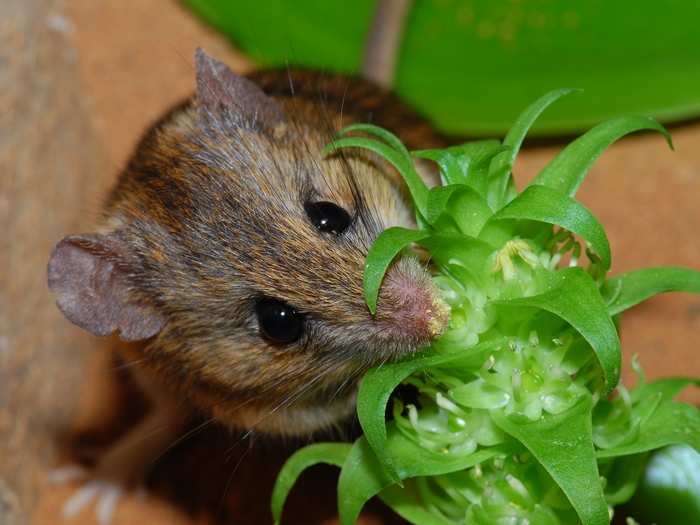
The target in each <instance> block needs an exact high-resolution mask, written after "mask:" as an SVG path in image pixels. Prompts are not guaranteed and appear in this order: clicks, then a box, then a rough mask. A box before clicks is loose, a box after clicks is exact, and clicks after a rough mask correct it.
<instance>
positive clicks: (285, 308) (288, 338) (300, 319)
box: [255, 298, 304, 344]
mask: <svg viewBox="0 0 700 525" xmlns="http://www.w3.org/2000/svg"><path fill="white" fill-rule="evenodd" d="M255 312H256V314H257V315H258V325H259V326H260V333H261V334H262V336H263V337H264V338H265V339H267V340H268V341H270V342H271V343H275V344H288V343H293V342H294V341H296V340H297V339H299V338H300V337H301V332H302V330H303V327H304V316H303V315H302V314H300V313H299V312H297V311H296V310H295V309H294V308H293V307H292V306H289V305H288V304H287V303H285V302H282V301H279V300H277V299H270V298H263V299H260V300H259V301H258V303H257V304H256V305H255Z"/></svg>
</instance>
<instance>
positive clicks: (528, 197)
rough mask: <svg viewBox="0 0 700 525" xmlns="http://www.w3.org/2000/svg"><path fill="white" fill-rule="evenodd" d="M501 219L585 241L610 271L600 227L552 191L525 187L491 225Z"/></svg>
mask: <svg viewBox="0 0 700 525" xmlns="http://www.w3.org/2000/svg"><path fill="white" fill-rule="evenodd" d="M502 219H518V220H532V221H539V222H544V223H547V224H553V225H555V226H559V227H561V228H564V229H565V230H569V231H570V232H573V233H575V234H577V235H580V236H581V237H583V238H584V239H586V240H587V241H588V242H589V243H590V244H591V246H592V248H593V250H594V251H595V252H596V254H597V255H598V256H599V257H600V259H601V262H602V264H603V267H604V268H605V269H606V270H607V269H609V268H610V244H609V243H608V237H607V235H605V230H604V229H603V227H602V226H601V225H600V223H599V222H598V221H597V220H596V218H595V217H594V216H593V214H592V213H591V212H590V211H589V210H588V209H587V208H586V207H585V206H583V205H582V204H580V203H578V202H577V201H575V200H574V199H572V198H571V197H569V196H567V195H563V194H562V193H559V192H558V191H556V190H552V189H550V188H547V187H546V186H528V187H527V188H525V190H524V191H523V192H522V193H521V194H520V195H518V196H517V197H516V198H515V199H513V200H512V201H511V202H509V203H508V204H507V205H506V206H505V208H502V209H501V210H500V211H499V212H498V213H496V215H494V216H493V218H492V219H491V221H497V220H502Z"/></svg>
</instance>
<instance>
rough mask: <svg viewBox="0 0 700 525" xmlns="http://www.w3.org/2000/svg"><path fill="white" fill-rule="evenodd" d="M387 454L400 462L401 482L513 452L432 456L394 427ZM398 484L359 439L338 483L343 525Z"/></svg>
mask: <svg viewBox="0 0 700 525" xmlns="http://www.w3.org/2000/svg"><path fill="white" fill-rule="evenodd" d="M388 430H389V432H388V441H387V450H389V451H390V453H391V454H392V456H393V457H395V458H398V459H400V462H399V463H397V464H396V467H397V474H398V476H399V479H406V478H412V477H415V476H430V475H437V474H446V473H448V472H456V471H458V470H464V469H466V468H469V467H472V466H474V465H476V464H477V463H481V462H482V461H486V460H488V459H490V458H492V457H494V456H498V455H503V454H506V453H508V452H510V449H509V448H507V447H503V446H495V447H489V448H486V449H482V450H477V451H476V452H474V453H473V454H469V455H466V456H462V455H458V454H449V453H446V454H439V453H436V452H431V451H429V450H427V449H425V448H423V447H421V446H420V445H418V444H416V443H415V442H413V441H411V440H409V439H408V438H407V437H406V436H404V435H403V434H401V433H400V432H399V431H398V430H396V428H395V427H394V425H393V424H390V425H389V427H388ZM394 484H395V481H394V480H393V479H392V478H391V477H390V476H389V474H388V473H387V472H386V471H385V470H384V468H383V466H382V464H381V463H380V462H379V460H378V459H377V456H376V454H375V452H374V451H373V450H372V447H371V446H370V445H369V443H368V442H367V440H366V439H365V438H364V437H362V438H360V439H358V440H357V441H356V442H355V444H354V445H353V447H352V450H351V451H350V454H348V457H347V459H346V460H345V463H344V464H343V468H342V470H341V472H340V479H339V480H338V511H339V514H340V523H341V524H342V525H352V524H354V523H355V521H356V520H357V517H358V516H359V515H360V511H361V510H362V507H363V506H364V505H365V503H367V501H369V499H370V498H372V497H373V496H375V495H377V494H379V493H380V492H381V491H382V490H384V489H385V488H387V487H389V486H391V485H394Z"/></svg>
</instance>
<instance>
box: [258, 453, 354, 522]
mask: <svg viewBox="0 0 700 525" xmlns="http://www.w3.org/2000/svg"><path fill="white" fill-rule="evenodd" d="M351 447H352V445H350V444H349V443H316V444H313V445H309V446H307V447H304V448H302V449H299V450H298V451H296V452H295V453H294V454H293V455H292V456H291V457H290V458H289V459H288V460H287V461H286V463H285V464H284V466H283V467H282V470H281V471H280V473H279V475H278V476H277V480H276V481H275V487H274V489H273V490H272V498H271V503H270V505H271V507H272V517H273V519H274V520H275V524H276V525H279V522H280V519H281V518H282V508H283V507H284V502H285V500H286V499H287V496H288V495H289V491H290V490H292V487H293V486H294V483H296V481H297V479H298V478H299V476H300V475H301V473H302V472H303V471H304V470H306V469H307V468H309V467H311V466H313V465H317V464H319V463H327V464H329V465H335V466H336V467H341V466H342V465H343V463H345V460H346V458H347V457H348V454H349V453H350V449H351Z"/></svg>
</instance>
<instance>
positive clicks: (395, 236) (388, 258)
mask: <svg viewBox="0 0 700 525" xmlns="http://www.w3.org/2000/svg"><path fill="white" fill-rule="evenodd" d="M428 235H430V234H429V233H428V232H424V231H418V230H408V229H406V228H401V227H399V226H394V227H393V228H388V229H386V230H384V231H383V232H382V233H380V234H379V237H377V239H376V240H375V241H374V244H372V246H371V247H370V249H369V252H368V253H367V259H366V260H365V272H364V279H363V286H364V290H365V301H367V306H368V308H369V311H370V312H371V313H372V315H374V314H375V313H377V300H378V298H379V289H380V287H381V285H382V280H383V279H384V274H385V273H386V271H387V269H388V268H389V266H390V265H391V262H392V261H393V260H394V258H396V256H397V255H398V254H399V253H400V252H401V250H403V249H404V248H406V247H407V246H408V245H409V244H411V243H414V242H416V241H419V240H421V239H425V238H426V237H427V236H428Z"/></svg>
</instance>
